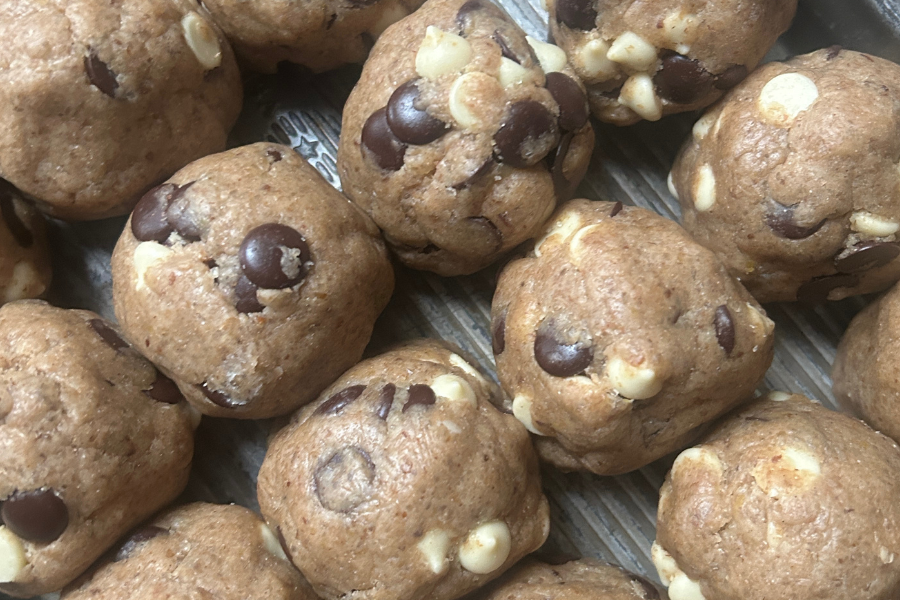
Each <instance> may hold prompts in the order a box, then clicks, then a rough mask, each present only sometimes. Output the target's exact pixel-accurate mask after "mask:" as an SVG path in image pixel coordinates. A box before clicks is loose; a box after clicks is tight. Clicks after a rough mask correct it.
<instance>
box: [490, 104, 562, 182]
mask: <svg viewBox="0 0 900 600" xmlns="http://www.w3.org/2000/svg"><path fill="white" fill-rule="evenodd" d="M555 121H556V119H554V117H553V114H552V113H551V112H550V111H549V110H547V109H546V108H545V107H544V105H543V104H541V103H540V102H535V101H534V100H522V101H520V102H516V103H515V104H513V105H512V106H510V107H509V114H508V115H507V117H506V119H505V120H504V121H503V124H502V125H501V126H500V129H499V131H497V133H496V134H495V135H494V145H495V154H496V156H497V160H498V161H499V162H502V163H506V164H508V165H510V166H511V167H518V168H520V169H525V168H528V167H530V166H532V165H535V164H537V163H538V162H540V161H541V160H543V158H544V157H545V156H547V153H548V152H549V151H550V150H551V149H552V148H553V147H554V146H556V136H557V128H556V123H555ZM542 138H550V139H547V140H546V141H543V143H542Z"/></svg>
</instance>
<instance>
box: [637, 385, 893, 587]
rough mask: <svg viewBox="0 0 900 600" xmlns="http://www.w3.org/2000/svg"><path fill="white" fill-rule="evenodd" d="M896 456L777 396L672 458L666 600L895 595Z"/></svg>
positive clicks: (886, 445) (664, 525)
mask: <svg viewBox="0 0 900 600" xmlns="http://www.w3.org/2000/svg"><path fill="white" fill-rule="evenodd" d="M898 473H900V448H898V447H897V445H896V444H895V443H894V442H892V441H891V440H889V439H888V438H886V437H885V436H883V435H881V434H879V433H876V432H875V431H873V430H871V429H869V428H868V427H866V426H865V425H864V424H863V423H861V422H859V421H857V420H856V419H853V418H851V417H848V416H847V415H844V414H841V413H836V412H833V411H830V410H828V409H826V408H824V407H822V406H820V405H819V404H817V403H815V402H813V401H812V400H809V399H808V398H804V397H803V396H796V395H795V396H791V395H789V394H785V393H783V392H773V393H770V394H769V395H768V397H766V398H763V399H760V400H759V401H757V402H755V403H754V404H752V405H750V406H748V407H747V408H745V409H743V410H741V411H740V412H738V413H736V414H734V415H732V416H730V417H729V418H728V419H727V420H725V421H724V422H723V423H722V424H721V425H720V426H719V427H718V428H717V429H716V430H715V431H714V432H713V433H712V435H711V436H710V437H709V438H707V439H706V440H705V441H704V442H703V443H702V444H701V445H699V446H697V447H695V448H690V449H688V450H685V451H684V452H682V453H681V455H680V456H679V457H678V458H677V459H676V460H675V464H673V465H672V470H671V471H670V472H669V474H668V475H667V476H666V482H665V484H664V485H663V487H662V489H661V490H660V498H659V516H658V519H657V534H656V542H655V543H654V544H653V549H652V558H653V562H654V564H655V565H656V568H657V570H658V571H659V576H660V578H661V579H662V580H663V582H664V583H666V584H667V585H668V586H669V597H670V598H671V599H672V600H698V599H702V598H708V599H710V600H890V599H892V598H897V597H900V560H897V557H898V556H900V504H898V503H897V497H898V495H900V479H898V477H897V475H898Z"/></svg>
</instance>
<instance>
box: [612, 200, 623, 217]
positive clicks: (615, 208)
mask: <svg viewBox="0 0 900 600" xmlns="http://www.w3.org/2000/svg"><path fill="white" fill-rule="evenodd" d="M624 207H625V205H624V204H622V203H621V202H616V203H615V204H613V207H612V210H611V211H609V216H610V217H614V216H616V215H617V214H619V213H620V212H622V209H623V208H624Z"/></svg>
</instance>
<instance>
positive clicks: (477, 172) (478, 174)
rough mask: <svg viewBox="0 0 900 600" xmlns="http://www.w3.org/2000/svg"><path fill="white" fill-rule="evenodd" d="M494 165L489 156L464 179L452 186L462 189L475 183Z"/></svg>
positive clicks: (455, 188)
mask: <svg viewBox="0 0 900 600" xmlns="http://www.w3.org/2000/svg"><path fill="white" fill-rule="evenodd" d="M493 167H494V159H493V158H489V159H487V160H486V161H485V163H484V164H483V165H481V166H480V167H478V169H476V170H475V172H474V173H472V174H471V175H469V176H468V177H467V178H466V179H465V180H464V181H461V182H459V183H457V184H455V185H454V186H453V189H454V190H464V189H466V188H469V187H472V186H473V185H475V184H476V183H477V182H478V181H479V180H480V179H482V178H483V177H484V176H485V175H487V174H488V173H490V172H491V169H492V168H493Z"/></svg>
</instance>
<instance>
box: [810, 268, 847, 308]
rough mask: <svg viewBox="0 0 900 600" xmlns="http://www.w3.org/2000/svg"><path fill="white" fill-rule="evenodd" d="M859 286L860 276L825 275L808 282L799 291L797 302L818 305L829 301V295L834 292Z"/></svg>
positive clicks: (845, 274)
mask: <svg viewBox="0 0 900 600" xmlns="http://www.w3.org/2000/svg"><path fill="white" fill-rule="evenodd" d="M858 284H859V276H858V275H854V274H850V273H838V274H837V275H825V276H824V277H816V278H815V279H812V280H810V281H807V282H806V283H804V284H803V285H801V286H800V289H799V290H797V301H799V302H804V303H806V304H817V303H819V302H825V301H826V300H828V294H830V293H831V291H832V290H836V289H838V288H843V287H853V286H855V285H858Z"/></svg>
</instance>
